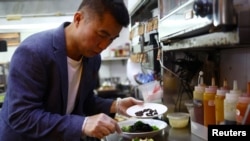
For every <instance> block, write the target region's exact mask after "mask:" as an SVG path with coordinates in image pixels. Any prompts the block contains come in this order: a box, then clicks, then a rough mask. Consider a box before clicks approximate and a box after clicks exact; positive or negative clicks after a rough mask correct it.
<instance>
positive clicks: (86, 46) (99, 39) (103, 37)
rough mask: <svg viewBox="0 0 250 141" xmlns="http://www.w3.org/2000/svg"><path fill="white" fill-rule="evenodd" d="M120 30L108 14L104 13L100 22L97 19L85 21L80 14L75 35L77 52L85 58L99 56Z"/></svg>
mask: <svg viewBox="0 0 250 141" xmlns="http://www.w3.org/2000/svg"><path fill="white" fill-rule="evenodd" d="M86 20H87V21H86ZM121 29H122V26H121V25H119V24H118V23H117V22H116V21H115V19H114V18H113V16H112V15H110V14H109V13H104V14H103V17H102V20H100V19H98V18H97V17H93V18H92V17H91V18H90V19H87V18H86V17H84V16H83V14H82V15H81V19H80V21H79V26H77V29H76V33H75V35H76V36H75V37H76V42H77V48H78V51H79V52H80V53H81V55H83V56H85V57H93V56H95V55H97V54H100V53H101V52H102V51H103V50H104V49H106V48H107V47H108V45H110V44H111V43H112V41H113V40H114V39H115V38H117V37H118V36H119V33H120V31H121Z"/></svg>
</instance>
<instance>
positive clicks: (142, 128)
mask: <svg viewBox="0 0 250 141" xmlns="http://www.w3.org/2000/svg"><path fill="white" fill-rule="evenodd" d="M121 129H122V131H123V132H150V131H157V130H159V128H158V127H157V126H155V125H153V126H150V125H149V124H147V123H143V122H142V121H137V122H135V123H134V124H133V125H130V126H123V127H122V128H121Z"/></svg>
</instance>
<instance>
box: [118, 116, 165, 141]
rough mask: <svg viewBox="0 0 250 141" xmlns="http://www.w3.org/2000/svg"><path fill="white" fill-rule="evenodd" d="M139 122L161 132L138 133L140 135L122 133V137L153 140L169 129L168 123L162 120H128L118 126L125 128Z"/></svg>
mask: <svg viewBox="0 0 250 141" xmlns="http://www.w3.org/2000/svg"><path fill="white" fill-rule="evenodd" d="M137 121H142V122H143V123H147V124H149V125H150V126H157V127H158V128H159V130H157V131H152V132H138V133H131V132H122V133H121V134H120V135H121V136H122V137H124V138H129V139H132V138H136V137H138V138H151V137H153V136H155V135H157V134H159V133H161V132H162V130H164V129H165V128H166V127H167V123H166V122H164V121H161V120H156V119H128V120H125V121H121V122H118V125H119V126H120V128H122V127H124V126H130V125H133V124H135V123H136V122H137Z"/></svg>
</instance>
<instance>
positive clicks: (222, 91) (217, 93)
mask: <svg viewBox="0 0 250 141" xmlns="http://www.w3.org/2000/svg"><path fill="white" fill-rule="evenodd" d="M228 92H229V90H225V89H218V90H217V91H216V95H221V96H224V95H226V93H228Z"/></svg>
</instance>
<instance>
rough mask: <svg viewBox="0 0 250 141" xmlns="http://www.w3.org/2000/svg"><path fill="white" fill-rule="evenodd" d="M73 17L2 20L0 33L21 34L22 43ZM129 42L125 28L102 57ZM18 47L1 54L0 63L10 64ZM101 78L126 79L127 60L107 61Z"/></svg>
mask: <svg viewBox="0 0 250 141" xmlns="http://www.w3.org/2000/svg"><path fill="white" fill-rule="evenodd" d="M72 18H73V17H72V16H59V17H58V16H57V17H37V18H34V17H33V18H22V19H20V20H13V21H7V20H6V19H5V18H0V32H1V33H8V32H20V35H21V41H23V40H24V39H25V38H26V37H28V36H29V35H31V34H33V33H36V32H39V31H42V30H47V29H51V28H55V27H57V26H59V25H60V24H61V23H62V22H64V21H71V20H72ZM128 42H129V31H128V28H124V29H123V30H122V31H121V33H120V37H119V38H117V39H116V40H115V41H114V42H113V43H112V44H111V45H110V46H109V47H108V48H107V49H106V50H104V51H103V53H102V54H101V55H102V57H108V56H110V50H111V48H116V47H118V46H120V45H124V44H125V43H128ZM16 48H17V47H16V46H14V47H12V46H11V47H8V51H7V52H0V63H4V62H9V61H10V60H11V57H12V55H13V53H14V51H15V49H16ZM100 77H102V78H106V77H121V80H125V79H126V60H124V61H123V62H122V61H105V62H103V64H102V66H101V70H100Z"/></svg>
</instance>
